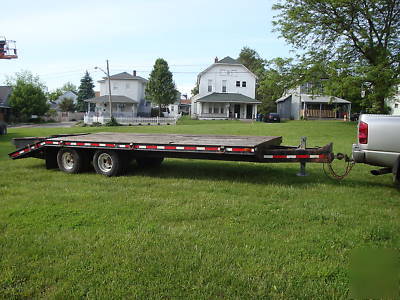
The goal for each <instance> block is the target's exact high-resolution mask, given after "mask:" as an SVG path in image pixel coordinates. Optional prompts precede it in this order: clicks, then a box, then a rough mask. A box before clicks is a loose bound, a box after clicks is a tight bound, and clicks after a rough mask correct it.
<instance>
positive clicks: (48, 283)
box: [0, 120, 400, 299]
mask: <svg viewBox="0 0 400 300" xmlns="http://www.w3.org/2000/svg"><path fill="white" fill-rule="evenodd" d="M98 131H120V132H149V133H150V132H157V133H158V132H164V133H194V134H239V135H282V136H283V137H284V144H286V145H291V144H294V145H297V144H298V143H299V138H300V137H301V136H308V138H309V139H308V144H309V145H310V146H316V145H319V146H322V145H325V144H327V143H328V142H334V150H335V152H339V151H340V152H345V153H350V152H351V144H352V143H353V142H354V141H355V135H356V125H355V124H354V123H343V122H333V121H332V122H331V121H321V122H319V121H291V122H286V123H281V124H264V123H262V124H261V123H253V124H251V123H241V122H234V121H189V120H187V121H182V122H181V123H180V124H179V125H177V126H164V127H161V126H160V127H114V128H87V127H86V128H82V127H77V128H47V129H45V128H42V129H40V128H30V129H22V128H21V129H18V128H15V129H10V130H9V135H8V136H6V137H0V174H1V177H0V297H3V298H24V297H28V298H31V297H44V298H55V297H57V298H70V297H72V298H78V297H79V298H83V297H88V298H159V297H164V298H193V299H224V298H225V299H231V298H244V299H250V298H281V299H287V298H346V297H348V296H349V289H350V287H349V273H348V265H349V260H350V256H351V253H352V251H354V250H355V249H358V248H362V247H385V248H392V249H399V246H400V243H399V226H400V218H399V217H400V193H399V190H396V189H395V188H394V187H393V185H392V182H391V176H390V175H385V176H380V177H373V176H372V175H370V174H369V170H371V169H372V167H369V166H363V165H356V167H355V168H354V170H353V172H352V173H351V174H350V176H349V177H348V178H346V179H345V180H344V181H342V182H337V181H333V180H331V179H329V178H327V177H325V175H324V173H323V171H322V166H321V165H319V164H315V165H311V164H310V165H308V166H307V167H308V172H309V174H310V175H309V176H308V177H296V176H295V174H296V173H297V171H298V165H297V164H255V163H245V162H216V161H200V160H178V159H167V160H166V161H164V163H163V165H162V166H161V168H160V169H156V170H154V169H153V170H144V169H138V168H137V167H136V165H135V164H134V163H133V164H132V171H130V173H129V174H128V175H127V176H122V177H114V178H107V177H103V176H100V175H97V174H95V173H94V172H90V173H84V174H77V175H69V174H65V173H62V172H59V171H56V170H46V169H45V168H44V162H43V161H41V160H37V159H33V158H30V159H22V160H17V161H12V160H10V159H9V158H8V157H7V153H9V152H11V151H12V150H13V146H12V145H11V143H10V139H11V138H13V137H22V136H43V135H50V134H56V133H72V132H98Z"/></svg>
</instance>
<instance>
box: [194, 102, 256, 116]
mask: <svg viewBox="0 0 400 300" xmlns="http://www.w3.org/2000/svg"><path fill="white" fill-rule="evenodd" d="M197 105H198V106H199V107H198V112H199V113H198V117H199V118H200V119H250V120H251V119H255V118H256V116H257V104H255V103H236V102H224V103H219V102H198V103H197Z"/></svg>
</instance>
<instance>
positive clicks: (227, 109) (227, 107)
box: [225, 103, 230, 119]
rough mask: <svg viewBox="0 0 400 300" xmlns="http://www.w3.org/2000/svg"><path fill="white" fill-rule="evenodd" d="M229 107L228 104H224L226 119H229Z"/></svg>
mask: <svg viewBox="0 0 400 300" xmlns="http://www.w3.org/2000/svg"><path fill="white" fill-rule="evenodd" d="M229 107H230V104H229V103H226V104H225V109H226V117H227V118H228V119H229Z"/></svg>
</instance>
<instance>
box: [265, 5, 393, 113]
mask: <svg viewBox="0 0 400 300" xmlns="http://www.w3.org/2000/svg"><path fill="white" fill-rule="evenodd" d="M273 9H275V10H278V11H279V14H278V15H277V17H276V20H275V21H274V25H275V28H276V30H278V31H279V32H280V33H281V35H282V36H283V38H284V39H285V40H286V41H287V42H288V43H290V44H291V45H293V46H294V47H295V48H297V49H300V50H302V51H304V55H303V59H308V60H310V59H311V60H314V61H325V62H326V63H327V64H329V63H335V62H344V61H347V63H348V66H347V67H346V72H347V73H350V74H357V75H358V76H359V77H360V78H361V79H362V82H363V85H364V86H365V88H366V89H367V90H368V92H367V93H366V95H367V96H366V97H365V100H364V105H366V106H367V107H366V110H367V112H371V113H383V112H384V111H385V99H386V98H388V97H390V96H391V94H392V93H393V90H394V89H393V87H394V86H395V85H396V84H397V83H398V82H399V73H400V1H398V0H360V1H354V0H320V1H315V0H286V1H283V2H281V3H278V4H275V5H274V6H273ZM338 71H339V72H340V71H341V70H340V69H339V70H338Z"/></svg>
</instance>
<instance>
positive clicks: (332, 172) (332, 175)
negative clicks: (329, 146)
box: [322, 153, 356, 180]
mask: <svg viewBox="0 0 400 300" xmlns="http://www.w3.org/2000/svg"><path fill="white" fill-rule="evenodd" d="M335 158H336V159H338V160H344V161H345V162H346V167H345V171H344V173H343V174H338V173H336V171H335V170H334V169H333V166H332V162H329V163H324V164H323V165H322V168H323V170H324V173H325V175H326V176H328V177H330V178H333V179H337V180H342V179H344V178H345V177H347V176H348V175H349V174H350V172H351V170H352V169H353V167H354V165H355V164H356V163H355V161H354V160H353V159H351V158H350V157H349V156H348V155H347V154H342V153H338V154H336V155H335ZM325 165H327V166H325Z"/></svg>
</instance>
